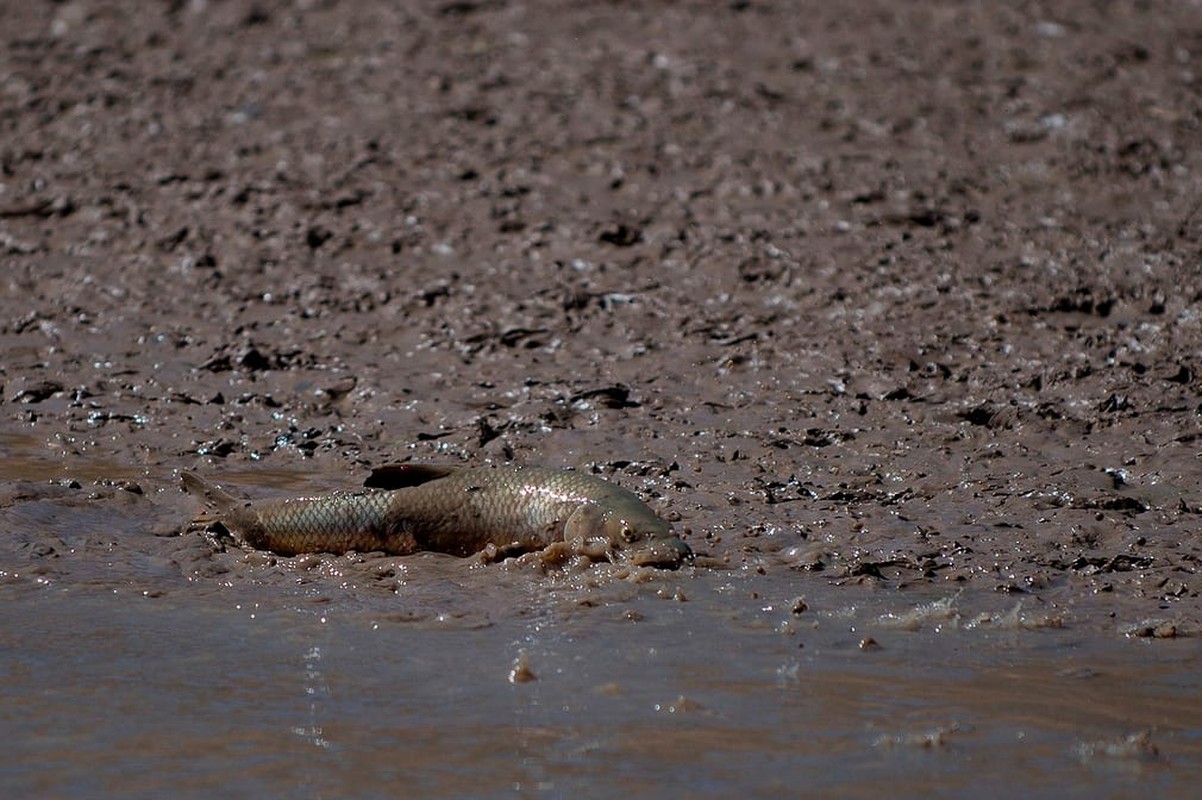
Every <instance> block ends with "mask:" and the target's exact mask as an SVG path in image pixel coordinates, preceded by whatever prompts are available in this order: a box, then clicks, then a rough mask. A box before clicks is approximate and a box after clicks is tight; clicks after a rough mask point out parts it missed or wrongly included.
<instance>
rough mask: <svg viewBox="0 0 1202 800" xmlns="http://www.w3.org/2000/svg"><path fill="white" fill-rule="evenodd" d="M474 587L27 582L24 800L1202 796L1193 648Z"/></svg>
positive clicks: (745, 586)
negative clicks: (101, 587) (516, 674)
mask: <svg viewBox="0 0 1202 800" xmlns="http://www.w3.org/2000/svg"><path fill="white" fill-rule="evenodd" d="M459 574H460V576H461V579H462V580H464V583H463V585H462V586H461V587H460V588H461V591H462V594H460V595H459V596H455V595H454V594H452V593H451V592H450V591H449V584H447V585H444V589H443V591H444V595H443V596H442V597H441V603H442V604H443V605H444V606H445V608H446V611H444V612H443V613H442V614H441V616H440V615H438V614H435V615H424V616H423V615H421V614H417V615H407V614H406V613H404V611H403V610H404V608H405V607H406V605H407V604H406V602H405V598H404V597H403V596H398V597H397V598H395V600H394V601H393V602H392V603H389V602H387V601H386V600H385V599H384V598H381V597H367V598H364V597H361V596H359V597H357V596H355V595H354V594H353V593H348V594H347V595H345V596H343V597H341V598H339V599H334V600H328V601H326V602H314V600H313V598H312V596H310V595H309V594H308V593H307V592H306V590H305V587H303V586H298V587H297V588H295V589H294V590H292V591H282V592H281V591H279V590H276V589H272V590H267V589H257V588H254V587H249V586H230V587H226V588H225V589H224V590H222V591H206V590H203V587H197V591H196V592H195V593H193V595H192V596H189V594H188V592H186V591H174V592H171V593H169V594H167V595H164V596H162V597H157V598H156V597H149V598H148V597H145V596H141V595H138V594H136V593H134V592H133V591H121V590H110V591H96V590H85V589H64V588H61V587H57V586H54V585H51V586H38V585H36V584H34V583H32V582H28V581H25V580H21V579H17V580H12V581H10V582H8V583H6V584H4V585H3V586H2V587H0V637H2V641H0V647H2V652H3V654H4V655H3V658H2V660H0V677H2V679H0V685H2V686H3V689H2V690H0V691H2V693H3V697H2V703H0V707H2V708H3V712H0V733H2V734H3V736H4V739H5V741H6V742H8V743H9V744H8V746H7V747H6V748H4V750H3V751H2V755H0V780H2V783H3V785H4V787H5V795H6V796H10V797H32V796H38V797H61V796H78V795H82V794H88V795H89V796H123V797H152V796H163V795H164V794H167V793H170V794H172V795H174V796H212V795H213V794H214V793H217V794H220V795H221V796H228V797H240V796H265V795H266V796H294V797H315V798H317V797H348V796H375V795H383V794H402V795H407V796H426V797H463V796H491V795H497V794H506V793H520V794H536V795H541V796H547V797H558V796H568V795H571V796H574V797H610V796H614V795H615V794H619V793H621V794H627V795H633V796H657V795H663V794H665V793H668V792H674V793H684V794H687V795H689V796H694V797H730V796H759V797H778V796H782V795H799V794H800V795H807V794H813V795H828V796H829V795H835V794H837V795H839V796H846V797H870V796H881V794H882V793H888V794H891V795H896V794H898V793H899V792H901V793H904V794H906V795H909V796H949V797H950V796H964V795H965V793H967V792H969V791H972V792H974V793H976V794H982V793H983V794H984V795H985V796H1002V795H1006V796H1013V795H1016V794H1025V795H1030V796H1090V797H1103V796H1124V795H1131V794H1139V795H1143V796H1161V797H1170V796H1172V797H1187V796H1192V795H1193V792H1194V790H1195V788H1196V787H1194V786H1193V777H1192V776H1195V775H1196V774H1197V770H1198V769H1199V768H1202V724H1199V720H1202V699H1200V698H1199V696H1198V694H1197V689H1196V687H1197V685H1198V679H1199V666H1198V665H1199V660H1198V656H1199V647H1198V644H1197V641H1196V640H1194V639H1178V640H1153V641H1148V640H1134V639H1131V640H1122V639H1120V640H1118V641H1117V642H1116V641H1115V640H1114V639H1106V640H1100V639H1099V638H1098V637H1097V636H1096V635H1093V634H1091V633H1082V632H1080V631H1077V630H1075V629H1074V628H1073V627H1072V626H1065V627H1050V628H1049V627H1038V626H1040V625H1044V624H1048V623H1049V619H1050V618H1049V617H1047V616H1046V615H1041V614H1031V615H1026V614H1023V613H1022V612H1021V609H1020V613H1019V614H1008V611H1012V610H1013V604H1010V605H1009V608H1007V607H1006V605H1004V604H1003V605H999V604H998V603H997V602H996V599H994V598H971V597H967V596H964V595H961V596H959V597H943V598H938V597H935V598H921V597H910V596H899V595H898V594H896V593H893V594H891V595H888V596H882V595H881V594H880V593H875V592H870V591H868V590H864V589H861V588H859V587H853V588H851V589H848V588H847V587H844V588H843V589H841V590H839V591H838V592H831V591H830V590H829V589H824V588H823V586H822V584H821V583H820V582H819V581H815V580H807V579H805V576H798V575H797V574H795V573H794V574H788V575H786V574H781V575H780V576H761V575H756V574H742V573H720V572H717V571H712V570H700V569H698V570H695V571H692V572H691V573H690V572H689V571H686V572H684V573H681V574H673V575H671V576H667V577H665V578H663V580H654V581H650V582H647V583H645V584H641V585H638V586H630V585H622V586H619V587H617V589H616V590H615V589H614V587H612V586H611V587H604V586H603V587H599V588H598V589H597V590H596V593H595V594H594V595H593V596H594V598H595V599H596V601H597V602H596V604H595V605H591V606H589V605H582V604H581V600H582V598H583V597H584V595H582V594H581V593H580V592H579V591H576V590H573V591H570V592H567V593H560V592H558V591H549V590H548V585H549V584H548V581H549V580H550V579H542V581H541V582H540V581H538V580H532V579H530V578H528V577H526V576H516V577H515V576H513V575H506V574H505V573H504V572H503V571H501V569H500V568H498V567H489V568H483V569H477V570H475V571H474V572H467V571H461V572H460V573H459ZM463 576H472V577H471V578H463ZM498 578H499V579H500V580H497V579H498ZM472 579H474V580H476V581H477V582H478V585H477V586H472V585H470V583H471V580H472ZM498 584H499V585H498ZM665 587H669V589H670V591H666V592H665V591H661V590H663V589H664V588H665ZM473 590H479V592H474V591H473ZM799 590H804V592H805V594H806V595H807V598H806V604H807V607H806V608H805V609H804V610H802V611H800V613H795V612H794V611H793V607H794V601H793V600H792V599H791V598H792V597H793V596H794V595H796V594H797V593H798V591H799ZM681 593H683V598H684V599H680V598H681V597H682V594H681ZM437 594H438V590H431V589H428V588H427V589H426V590H425V601H424V602H425V603H427V604H430V603H432V602H433V599H432V598H434V596H435V595H437ZM661 595H669V596H675V597H676V598H677V599H670V598H669V599H664V597H661ZM985 600H994V602H993V603H992V604H991V606H992V607H988V606H986V605H985V604H983V603H982V601H985ZM899 604H904V606H905V608H906V609H907V610H909V611H910V614H909V616H903V615H902V614H899V613H897V612H898V611H899ZM490 607H491V608H490ZM914 609H917V611H916V612H915V611H914ZM465 612H466V613H465ZM866 639H871V640H872V641H871V642H869V641H866ZM873 642H875V645H874V644H873ZM523 653H524V654H525V656H524V660H525V661H526V663H527V665H528V669H529V671H530V672H532V673H533V678H534V679H533V680H528V681H524V682H523V681H516V682H515V681H513V680H511V677H510V676H511V672H512V670H513V669H514V665H515V662H516V661H518V660H519V659H523V655H522V654H523ZM1128 737H1134V738H1131V739H1129V738H1128Z"/></svg>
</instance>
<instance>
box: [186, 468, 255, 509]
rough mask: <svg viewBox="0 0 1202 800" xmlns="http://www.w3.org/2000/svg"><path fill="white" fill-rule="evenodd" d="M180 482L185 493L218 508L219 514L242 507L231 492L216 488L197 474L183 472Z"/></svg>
mask: <svg viewBox="0 0 1202 800" xmlns="http://www.w3.org/2000/svg"><path fill="white" fill-rule="evenodd" d="M179 480H180V484H181V485H182V486H183V489H184V491H185V492H187V493H188V494H194V495H196V496H197V497H202V498H204V501H205V503H206V504H208V505H209V506H212V507H213V508H216V509H217V510H218V511H219V512H223V513H224V512H228V511H233V510H234V509H235V508H237V507H238V506H239V505H241V503H240V502H239V501H238V499H237V498H235V497H234V496H233V495H231V494H230V493H229V492H227V491H225V490H224V489H222V488H220V487H217V486H214V485H213V484H211V483H209V482H208V481H206V480H205V479H204V478H202V477H200V476H199V475H197V474H196V473H193V472H188V471H186V470H185V471H181V472H180V474H179Z"/></svg>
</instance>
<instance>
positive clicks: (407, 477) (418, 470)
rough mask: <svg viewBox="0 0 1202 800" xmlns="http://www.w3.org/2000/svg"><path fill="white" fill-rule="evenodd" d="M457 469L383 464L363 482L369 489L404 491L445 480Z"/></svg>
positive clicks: (425, 465)
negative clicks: (408, 488) (409, 487)
mask: <svg viewBox="0 0 1202 800" xmlns="http://www.w3.org/2000/svg"><path fill="white" fill-rule="evenodd" d="M456 469H458V467H439V466H431V465H429V464H385V465H384V466H382V467H376V468H375V469H373V470H372V471H371V474H370V475H368V476H367V480H365V481H363V485H364V486H366V487H367V488H369V489H404V488H406V487H408V486H421V485H422V484H423V483H429V482H430V481H436V480H438V479H439V478H445V477H446V476H448V475H450V474H451V473H452V472H454V471H455V470H456Z"/></svg>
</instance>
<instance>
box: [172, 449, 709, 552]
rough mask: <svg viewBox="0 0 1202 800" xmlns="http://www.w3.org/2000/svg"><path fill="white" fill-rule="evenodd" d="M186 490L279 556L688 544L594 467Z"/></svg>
mask: <svg viewBox="0 0 1202 800" xmlns="http://www.w3.org/2000/svg"><path fill="white" fill-rule="evenodd" d="M180 480H181V482H182V484H183V488H184V490H185V491H187V492H189V493H190V494H194V495H197V496H199V497H202V498H204V500H205V501H206V503H207V504H208V505H209V506H210V507H212V508H213V509H214V510H215V511H216V512H217V514H216V516H217V518H218V519H219V520H220V521H221V522H223V523H224V524H225V525H226V526H227V527H229V528H230V529H232V530H233V531H234V532H236V533H238V534H239V535H241V536H242V537H243V538H244V539H245V540H246V542H247V544H249V545H250V546H251V547H255V548H258V549H262V550H271V551H274V552H276V553H280V554H281V555H296V554H297V553H317V552H325V553H342V552H346V551H348V550H358V551H371V550H382V551H384V552H387V553H392V554H394V555H407V554H409V553H415V552H418V551H420V550H431V551H435V552H440V553H450V554H452V555H456V556H469V555H472V554H473V553H478V552H480V551H481V550H484V549H485V548H486V547H488V546H489V545H493V546H495V547H496V548H498V549H499V550H500V551H501V552H505V553H509V552H529V551H533V550H541V549H543V548H545V547H547V546H548V545H550V544H551V543H552V542H559V541H568V542H570V541H574V540H577V539H583V540H595V539H603V540H605V541H606V542H608V543H609V545H610V547H611V548H612V549H613V550H614V551H615V552H616V553H617V555H618V557H620V558H623V559H626V560H628V561H630V562H631V563H633V564H638V565H647V566H657V567H670V568H676V567H678V566H680V564H681V563H682V562H683V561H685V560H686V559H692V557H693V552H692V550H690V549H689V546H688V545H687V544H685V543H684V542H683V541H681V539H680V537H679V536H677V535H676V534H675V533H673V531H672V528H671V526H670V525H668V524H667V523H666V522H664V521H663V520H661V519H660V518H659V517H657V516H656V515H655V512H653V511H652V510H651V509H650V508H649V507H648V506H647V504H646V503H644V502H643V501H642V500H640V499H639V498H638V497H636V496H635V495H634V494H632V493H631V492H628V491H626V490H625V489H623V488H621V487H620V486H617V485H615V484H612V483H609V482H608V481H605V480H602V479H601V478H597V477H594V476H592V475H585V474H582V473H579V472H563V471H557V470H550V469H542V468H538V467H492V468H489V467H446V466H424V465H415V464H393V465H389V466H385V467H379V468H377V469H375V470H373V471H372V473H371V475H370V476H369V477H368V478H367V480H366V481H365V482H364V486H366V487H367V488H365V489H362V490H359V491H351V492H336V493H334V494H329V495H322V496H317V497H297V498H290V499H286V500H267V501H263V502H255V503H250V502H245V501H242V500H238V499H237V498H235V497H233V496H231V495H230V494H228V493H227V492H225V491H224V490H222V489H221V488H219V487H217V486H214V485H213V484H211V483H209V482H208V481H206V480H204V479H203V478H201V477H199V476H198V475H195V474H193V473H191V472H181V473H180Z"/></svg>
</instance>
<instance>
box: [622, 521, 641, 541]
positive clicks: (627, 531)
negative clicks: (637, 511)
mask: <svg viewBox="0 0 1202 800" xmlns="http://www.w3.org/2000/svg"><path fill="white" fill-rule="evenodd" d="M622 539H623V540H625V541H626V542H637V541H638V539H639V534H638V531H636V530H635V529H634V528H632V527H630V526H629V525H623V526H622Z"/></svg>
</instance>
